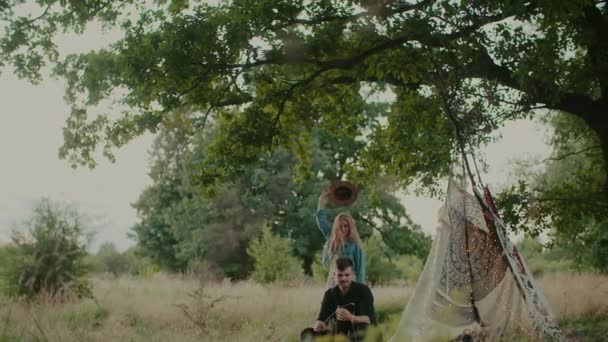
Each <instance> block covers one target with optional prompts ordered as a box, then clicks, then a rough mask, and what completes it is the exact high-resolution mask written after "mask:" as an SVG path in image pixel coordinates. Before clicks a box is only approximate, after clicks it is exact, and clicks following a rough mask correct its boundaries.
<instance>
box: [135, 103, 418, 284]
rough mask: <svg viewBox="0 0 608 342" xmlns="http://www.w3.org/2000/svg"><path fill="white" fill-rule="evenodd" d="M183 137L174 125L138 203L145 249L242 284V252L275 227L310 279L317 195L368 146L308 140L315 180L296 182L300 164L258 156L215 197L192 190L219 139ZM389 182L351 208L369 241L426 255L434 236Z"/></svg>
mask: <svg viewBox="0 0 608 342" xmlns="http://www.w3.org/2000/svg"><path fill="white" fill-rule="evenodd" d="M185 115H188V114H185ZM178 121H179V122H183V121H182V120H178ZM183 129H185V128H184V126H180V125H179V124H175V125H171V128H168V127H167V128H164V129H163V130H162V131H161V132H160V134H159V136H158V138H157V139H156V141H155V144H154V148H153V150H152V156H153V158H152V160H153V163H152V166H151V170H150V175H151V177H152V180H153V184H152V185H151V186H150V187H149V188H147V189H146V190H145V191H144V192H143V193H142V195H141V196H140V199H139V200H138V201H137V203H136V204H135V207H136V209H137V210H138V215H139V219H140V221H139V222H138V224H137V225H136V226H135V227H134V233H135V237H136V239H137V241H138V245H139V247H140V248H141V249H142V251H143V252H144V253H145V254H147V255H148V256H150V257H152V258H153V259H154V260H155V261H156V262H157V263H159V264H161V265H163V266H164V267H166V268H168V269H171V270H177V271H180V270H185V269H186V268H187V266H188V264H189V263H192V262H194V263H197V262H203V261H204V262H207V263H210V264H211V266H217V267H219V268H221V269H222V270H223V272H224V273H226V275H228V276H230V277H234V278H243V277H245V276H247V275H248V274H249V273H250V271H251V268H252V267H253V260H252V259H251V257H250V256H249V255H247V254H246V253H244V252H245V250H246V247H247V246H249V245H250V243H251V240H252V239H255V238H257V237H258V236H259V234H260V232H261V228H262V227H263V226H264V225H265V224H269V225H270V226H271V228H272V231H273V232H274V233H275V234H277V235H279V236H280V237H282V238H288V239H290V240H291V241H293V253H294V255H295V256H297V257H298V258H300V259H301V260H302V261H303V265H304V269H305V271H306V272H307V273H310V272H311V265H312V263H313V261H314V256H315V252H316V251H318V250H320V249H321V248H322V246H323V243H324V241H323V236H322V234H321V233H320V232H319V230H318V228H317V226H316V223H315V221H314V212H315V210H316V206H317V199H318V196H319V194H320V193H321V191H322V189H323V188H325V187H327V185H328V184H329V183H330V182H331V181H332V180H336V179H339V178H338V177H342V175H343V174H344V165H345V163H346V162H345V161H346V160H347V159H349V158H354V157H356V156H357V154H358V153H359V151H360V150H361V148H362V147H361V146H362V144H361V143H354V142H353V141H352V140H349V139H344V138H339V139H338V138H337V137H336V136H335V135H332V134H329V133H327V132H322V131H315V132H314V133H313V134H312V136H311V139H312V142H313V145H314V148H313V150H312V151H311V154H312V156H311V161H310V162H311V164H312V175H313V176H308V177H305V178H302V179H300V180H299V181H296V180H297V179H298V171H297V170H296V169H297V161H296V157H295V156H294V155H293V154H292V153H290V152H289V151H286V150H285V149H276V150H275V151H274V152H272V153H265V154H264V155H263V156H261V158H260V159H259V160H258V161H257V162H255V163H254V164H253V165H251V166H250V167H249V168H246V169H245V170H244V172H243V174H242V175H241V176H240V177H239V178H238V179H237V180H236V181H231V180H225V181H224V182H223V183H221V184H220V186H217V187H215V188H214V189H213V191H211V193H209V192H210V190H209V188H204V189H201V188H200V187H196V186H195V185H194V183H193V182H195V181H196V179H195V177H193V174H196V173H197V172H198V170H199V165H200V164H199V163H200V161H201V160H203V159H204V158H205V155H206V154H207V153H208V148H209V147H208V146H209V141H210V140H211V139H212V137H213V134H214V132H215V131H214V130H211V131H209V132H208V133H199V134H197V135H195V136H194V139H192V140H190V139H188V137H189V136H188V134H184V133H183V132H181V130H183ZM180 132H181V133H180ZM180 139H181V140H180ZM180 141H181V142H180ZM391 184H393V183H392V182H390V181H385V182H384V183H382V184H381V185H382V186H380V185H376V184H372V185H370V186H362V187H361V189H360V190H361V191H360V195H359V198H358V200H357V202H356V204H355V205H353V206H351V207H349V208H348V210H349V211H350V212H351V213H352V214H353V216H354V217H355V219H356V220H357V225H358V229H359V231H360V233H361V235H362V236H363V237H365V236H369V235H370V234H371V233H372V230H376V231H378V232H380V233H382V235H383V236H386V237H387V239H386V240H387V241H388V240H389V238H390V240H391V241H390V242H387V243H389V245H390V246H391V248H393V249H394V250H395V251H397V252H403V253H413V254H418V255H421V257H426V253H428V248H427V246H428V245H430V243H429V238H428V237H427V236H426V235H424V234H423V233H422V232H421V229H420V227H419V226H417V225H415V224H414V223H413V222H412V221H411V219H410V218H409V216H408V215H407V212H406V211H405V208H403V206H402V205H401V204H400V203H399V201H398V199H397V198H396V197H395V196H394V195H391V194H390V191H392V189H393V187H392V186H391ZM201 190H203V191H201Z"/></svg>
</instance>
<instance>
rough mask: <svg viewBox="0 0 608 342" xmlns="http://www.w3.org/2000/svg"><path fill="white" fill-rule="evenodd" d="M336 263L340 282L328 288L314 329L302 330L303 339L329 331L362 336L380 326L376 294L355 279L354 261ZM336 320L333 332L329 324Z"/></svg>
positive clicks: (336, 275)
mask: <svg viewBox="0 0 608 342" xmlns="http://www.w3.org/2000/svg"><path fill="white" fill-rule="evenodd" d="M334 266H335V267H334V272H333V276H334V280H335V282H336V284H338V285H336V286H335V287H333V288H330V289H328V290H327V291H325V294H324V295H323V301H322V302H321V309H320V310H319V315H318V317H317V321H316V322H315V323H314V325H313V327H312V328H307V329H304V331H302V333H301V334H300V339H301V340H302V341H309V340H311V339H312V338H314V336H321V335H328V334H344V335H347V336H349V337H350V338H351V339H353V338H358V337H361V335H362V332H364V330H365V328H367V327H368V326H369V325H370V324H373V325H376V312H375V310H374V296H373V295H372V291H371V290H370V288H369V287H367V286H366V285H365V284H361V283H357V282H355V281H354V279H355V272H354V270H353V261H352V260H351V259H350V258H347V257H340V258H338V259H336V261H335V265H334ZM332 319H334V320H335V321H336V322H335V325H334V329H333V331H331V330H330V328H329V325H328V323H329V321H330V320H332Z"/></svg>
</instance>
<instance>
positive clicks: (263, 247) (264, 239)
mask: <svg viewBox="0 0 608 342" xmlns="http://www.w3.org/2000/svg"><path fill="white" fill-rule="evenodd" d="M291 250H292V241H291V240H289V239H286V238H282V237H280V236H278V235H274V234H272V232H271V231H270V228H269V227H264V229H263V230H262V236H261V237H260V238H259V239H256V240H252V242H251V244H250V245H249V248H248V249H247V253H248V254H249V255H250V256H251V257H252V258H253V260H254V270H253V273H252V275H251V276H252V278H253V279H254V280H256V281H258V282H261V283H271V282H275V281H289V280H293V279H296V278H298V277H301V276H302V275H303V274H304V272H303V269H302V263H301V262H300V260H298V258H297V257H295V256H293V255H292V254H291Z"/></svg>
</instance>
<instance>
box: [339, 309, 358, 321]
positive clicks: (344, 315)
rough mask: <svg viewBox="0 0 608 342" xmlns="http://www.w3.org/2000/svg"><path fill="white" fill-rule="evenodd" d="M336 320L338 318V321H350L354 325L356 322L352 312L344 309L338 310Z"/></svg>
mask: <svg viewBox="0 0 608 342" xmlns="http://www.w3.org/2000/svg"><path fill="white" fill-rule="evenodd" d="M336 318H338V321H348V322H351V323H354V320H355V316H354V315H353V314H351V313H350V311H348V310H346V309H343V308H338V309H337V310H336Z"/></svg>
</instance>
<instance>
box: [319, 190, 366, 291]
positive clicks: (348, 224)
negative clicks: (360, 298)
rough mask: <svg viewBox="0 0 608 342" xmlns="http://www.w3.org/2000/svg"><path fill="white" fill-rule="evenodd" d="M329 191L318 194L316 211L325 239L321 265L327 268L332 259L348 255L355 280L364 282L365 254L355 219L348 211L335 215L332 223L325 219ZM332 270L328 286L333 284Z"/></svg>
mask: <svg viewBox="0 0 608 342" xmlns="http://www.w3.org/2000/svg"><path fill="white" fill-rule="evenodd" d="M328 196H329V191H325V192H323V193H322V194H321V196H319V205H318V207H317V213H316V214H315V216H316V219H317V225H318V226H319V229H320V230H321V233H323V236H324V237H325V239H326V240H327V241H326V242H325V247H324V249H323V265H324V266H325V268H329V265H330V264H333V262H332V261H333V260H335V259H337V258H339V257H348V258H351V259H352V260H353V263H354V264H355V267H354V271H355V273H356V281H357V282H358V283H361V284H365V255H364V253H363V244H362V243H361V238H359V233H358V232H357V226H356V225H355V220H354V219H353V217H352V216H351V215H350V214H348V213H340V214H338V215H336V218H335V219H334V223H333V225H330V223H329V220H328V219H327V214H328V212H327V210H326V209H325V206H326V204H327V200H328ZM331 272H332V270H331V269H330V270H329V273H330V274H329V280H328V286H329V285H331V284H330V283H332V284H333V278H332V276H331Z"/></svg>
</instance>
